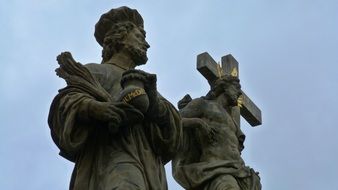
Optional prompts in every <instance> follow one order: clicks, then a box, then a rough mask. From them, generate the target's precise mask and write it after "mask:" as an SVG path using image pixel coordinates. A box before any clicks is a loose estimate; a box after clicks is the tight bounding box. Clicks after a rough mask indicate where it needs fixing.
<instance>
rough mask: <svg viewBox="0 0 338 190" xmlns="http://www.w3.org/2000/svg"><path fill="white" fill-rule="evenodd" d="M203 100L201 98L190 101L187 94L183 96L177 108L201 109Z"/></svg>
mask: <svg viewBox="0 0 338 190" xmlns="http://www.w3.org/2000/svg"><path fill="white" fill-rule="evenodd" d="M204 104H205V100H204V99H203V97H200V98H194V99H192V98H191V97H190V95H189V94H187V95H185V96H184V97H183V98H182V99H181V100H180V101H179V102H178V104H177V105H178V108H179V109H180V110H181V109H199V108H203V106H204Z"/></svg>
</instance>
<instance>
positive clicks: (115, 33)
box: [102, 22, 136, 63]
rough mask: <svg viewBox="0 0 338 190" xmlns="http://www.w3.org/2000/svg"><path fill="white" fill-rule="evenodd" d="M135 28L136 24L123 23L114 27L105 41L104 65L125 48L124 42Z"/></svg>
mask: <svg viewBox="0 0 338 190" xmlns="http://www.w3.org/2000/svg"><path fill="white" fill-rule="evenodd" d="M134 27H136V26H135V24H133V23H131V22H121V23H117V24H114V25H113V26H112V28H111V30H109V32H107V33H106V35H105V37H104V40H103V44H102V47H103V49H102V63H103V62H106V61H108V60H109V59H110V58H111V57H112V56H113V55H114V54H115V53H117V52H118V51H119V50H120V49H121V48H122V47H123V44H122V41H123V40H124V38H125V37H126V36H127V35H128V33H129V32H130V31H131V30H133V29H134Z"/></svg>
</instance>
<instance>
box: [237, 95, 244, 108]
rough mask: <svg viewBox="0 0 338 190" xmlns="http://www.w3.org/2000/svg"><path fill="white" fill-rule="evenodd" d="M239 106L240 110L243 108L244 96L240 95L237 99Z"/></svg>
mask: <svg viewBox="0 0 338 190" xmlns="http://www.w3.org/2000/svg"><path fill="white" fill-rule="evenodd" d="M237 106H238V107H240V108H241V107H243V96H242V95H240V96H239V97H238V99H237Z"/></svg>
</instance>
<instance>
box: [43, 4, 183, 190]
mask: <svg viewBox="0 0 338 190" xmlns="http://www.w3.org/2000/svg"><path fill="white" fill-rule="evenodd" d="M95 37H96V40H97V41H98V43H99V44H100V45H101V46H102V47H103V51H102V58H103V60H102V62H101V64H95V63H90V64H86V65H82V64H80V63H77V62H75V61H74V60H73V59H72V57H71V55H70V53H62V54H61V55H59V56H58V62H59V64H60V68H58V69H57V74H58V75H59V76H60V77H62V78H64V79H65V80H66V82H67V86H66V87H65V88H63V89H61V90H59V93H58V95H57V96H56V97H55V98H54V100H53V102H52V105H51V108H50V112H49V117H48V124H49V127H50V129H51V135H52V138H53V140H54V142H55V144H56V145H57V146H58V148H59V149H60V155H61V156H63V157H65V158H66V159H68V160H70V161H72V162H74V163H75V167H74V170H73V173H72V177H71V182H70V187H69V189H71V190H113V189H114V190H119V189H121V190H137V189H140V190H147V189H149V190H151V189H154V190H155V189H156V190H157V189H158V190H166V189H167V181H166V176H165V170H164V165H165V164H166V163H167V162H169V161H170V160H171V159H172V158H173V157H174V155H175V153H176V152H177V151H178V147H179V146H180V142H181V141H182V140H181V139H182V127H181V118H180V115H179V114H178V112H177V110H176V109H175V108H174V107H173V106H172V105H171V104H170V103H169V102H168V101H167V100H166V99H164V98H163V97H162V96H161V95H160V94H159V93H158V92H157V88H156V75H155V74H149V73H146V72H144V71H141V70H135V69H134V68H135V67H136V66H138V65H141V64H145V63H146V62H147V49H148V48H149V47H150V46H149V44H148V43H147V42H146V40H145V31H144V29H143V19H142V17H141V15H140V14H139V13H138V12H137V11H136V10H134V9H130V8H128V7H120V8H116V9H112V10H110V11H109V12H107V13H105V14H103V15H102V16H101V18H100V20H99V21H98V23H97V24H96V26H95ZM130 77H134V78H139V79H142V82H143V87H144V92H145V93H146V95H147V98H148V99H147V100H148V101H149V102H148V104H149V106H147V107H146V108H147V109H145V110H143V111H140V110H139V109H137V108H136V107H134V106H133V105H131V104H129V103H128V102H125V101H122V100H121V97H120V96H121V91H122V90H123V89H122V86H121V85H122V84H121V81H125V80H126V79H128V78H130ZM137 92H140V93H132V94H133V95H139V94H142V93H143V90H142V91H137ZM141 92H142V93H141ZM130 98H133V97H129V99H130ZM141 103H142V102H141Z"/></svg>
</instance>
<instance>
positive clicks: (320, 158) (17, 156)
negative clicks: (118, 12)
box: [0, 0, 338, 190]
mask: <svg viewBox="0 0 338 190" xmlns="http://www.w3.org/2000/svg"><path fill="white" fill-rule="evenodd" d="M122 5H127V6H129V7H132V8H136V9H138V10H139V12H140V13H141V15H142V16H143V18H144V20H145V30H146V31H147V40H148V42H149V44H150V45H151V48H150V49H149V62H148V64H147V65H146V66H143V67H142V69H144V70H145V71H147V72H152V73H156V74H157V75H158V88H159V90H160V92H161V93H162V94H163V95H164V96H165V97H166V98H167V99H169V100H170V101H171V102H172V103H173V104H175V105H176V102H177V101H178V100H179V99H180V98H181V97H183V96H184V95H185V94H186V93H190V94H191V95H192V96H193V97H199V96H201V95H204V94H205V93H206V92H207V90H208V84H207V82H206V81H205V79H204V78H203V77H202V76H201V75H200V74H199V73H198V71H197V70H196V69H195V67H196V56H197V55H198V54H199V53H202V52H205V51H208V52H209V53H210V54H211V55H212V56H213V57H214V58H215V59H216V60H217V61H219V60H220V58H221V57H222V56H223V55H226V54H229V53H231V54H232V55H233V56H234V57H235V58H236V59H237V60H238V61H239V63H240V78H241V83H242V87H243V90H244V91H245V92H246V94H247V95H248V96H250V97H251V99H252V100H253V101H254V102H255V103H256V104H257V105H258V106H259V107H260V108H261V110H262V112H263V125H262V126H260V127H257V128H252V127H250V126H249V125H248V124H247V123H246V121H244V120H242V129H243V131H244V132H245V133H246V134H247V141H246V143H245V145H246V149H245V150H244V154H243V157H244V159H245V161H246V163H247V165H250V166H252V167H253V168H255V169H256V170H257V171H259V172H260V176H261V178H262V185H263V188H264V189H266V190H272V189H273V190H293V189H295V190H318V189H323V190H337V189H338V181H337V179H338V162H337V160H338V138H337V137H338V125H337V123H338V122H337V118H338V111H337V106H338V99H337V97H338V66H337V64H338V1H337V0H283V1H282V0H280V1H271V0H270V1H268V0H256V1H238V0H237V1H235V0H203V1H202V0H186V1H182V0H171V1H163V0H147V1H141V0H129V1H128V0H124V1H122V0H110V1H108V0H102V1H90V0H81V1H80V0H74V1H66V0H7V1H6V0H0V26H1V27H0V34H1V41H0V65H1V70H0V161H1V162H0V189H4V190H7V189H9V190H12V189H14V190H17V189H28V190H40V189H51V190H63V189H67V188H68V184H69V179H70V175H71V170H72V167H73V166H72V164H71V163H69V162H68V161H66V160H64V159H63V158H61V157H60V156H58V150H57V148H56V146H55V145H54V144H53V142H52V140H51V138H50V136H49V129H48V126H47V115H48V111H49V106H50V103H51V101H52V99H53V97H54V96H55V95H56V93H57V90H58V89H59V88H62V87H63V86H64V85H65V84H64V82H63V81H62V80H61V79H60V78H58V77H57V76H56V75H55V73H54V69H55V68H56V67H57V63H56V56H57V55H58V54H59V53H60V52H62V51H71V52H72V53H73V56H74V58H75V59H76V60H78V61H80V62H82V63H89V62H97V63H98V62H100V61H101V57H100V55H101V48H100V46H99V45H98V44H97V43H96V41H95V39H94V36H93V32H94V25H95V23H96V22H97V20H98V18H99V17H100V15H101V14H103V13H104V12H106V11H108V10H110V9H111V8H114V7H119V6H122ZM167 169H168V172H167V177H168V184H169V189H170V190H176V189H177V190H179V189H181V188H180V187H179V186H178V185H177V184H176V183H175V181H174V180H173V179H172V178H171V173H170V172H171V171H170V166H169V165H168V167H167Z"/></svg>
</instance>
